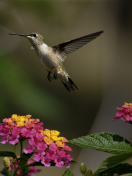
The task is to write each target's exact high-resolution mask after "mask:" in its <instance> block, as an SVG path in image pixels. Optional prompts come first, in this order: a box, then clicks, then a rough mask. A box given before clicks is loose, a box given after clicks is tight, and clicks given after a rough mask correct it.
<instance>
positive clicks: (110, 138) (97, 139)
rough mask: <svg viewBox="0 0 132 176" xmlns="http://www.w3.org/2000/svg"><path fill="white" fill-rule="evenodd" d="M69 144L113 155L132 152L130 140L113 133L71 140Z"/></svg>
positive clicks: (102, 133) (96, 134)
mask: <svg viewBox="0 0 132 176" xmlns="http://www.w3.org/2000/svg"><path fill="white" fill-rule="evenodd" d="M69 142H71V143H72V144H75V145H78V146H80V147H84V148H92V149H96V150H100V151H104V152H108V153H113V154H120V153H128V152H131V151H132V146H131V144H130V142H129V141H128V140H126V139H125V138H123V137H121V136H119V135H116V134H113V133H106V132H101V133H95V134H91V135H88V136H83V137H80V138H77V139H73V140H70V141H69Z"/></svg>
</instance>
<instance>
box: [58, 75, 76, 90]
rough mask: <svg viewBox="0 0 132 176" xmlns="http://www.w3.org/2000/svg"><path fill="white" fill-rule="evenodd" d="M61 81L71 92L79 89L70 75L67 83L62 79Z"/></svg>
mask: <svg viewBox="0 0 132 176" xmlns="http://www.w3.org/2000/svg"><path fill="white" fill-rule="evenodd" d="M61 82H62V83H63V85H64V86H65V88H66V89H67V90H68V91H69V92H71V91H76V90H78V88H77V86H76V85H75V84H74V82H73V81H72V80H71V78H69V77H68V82H67V83H64V82H63V81H61Z"/></svg>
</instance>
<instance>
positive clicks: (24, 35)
mask: <svg viewBox="0 0 132 176" xmlns="http://www.w3.org/2000/svg"><path fill="white" fill-rule="evenodd" d="M9 35H19V36H23V37H27V36H28V35H26V34H16V33H9Z"/></svg>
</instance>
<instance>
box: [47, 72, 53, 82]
mask: <svg viewBox="0 0 132 176" xmlns="http://www.w3.org/2000/svg"><path fill="white" fill-rule="evenodd" d="M50 74H51V72H50V71H49V73H48V75H47V78H48V80H49V81H50V82H51V80H52V77H51V76H50Z"/></svg>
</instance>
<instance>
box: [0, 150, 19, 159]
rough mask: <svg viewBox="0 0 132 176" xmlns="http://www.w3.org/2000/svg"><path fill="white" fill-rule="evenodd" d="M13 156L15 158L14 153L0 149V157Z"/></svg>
mask: <svg viewBox="0 0 132 176" xmlns="http://www.w3.org/2000/svg"><path fill="white" fill-rule="evenodd" d="M6 156H7V157H13V158H16V154H15V153H13V152H10V151H0V157H6Z"/></svg>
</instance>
